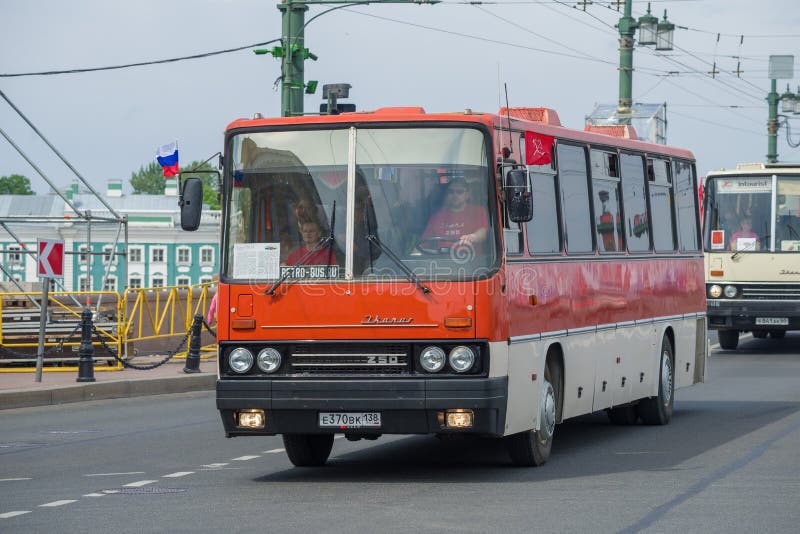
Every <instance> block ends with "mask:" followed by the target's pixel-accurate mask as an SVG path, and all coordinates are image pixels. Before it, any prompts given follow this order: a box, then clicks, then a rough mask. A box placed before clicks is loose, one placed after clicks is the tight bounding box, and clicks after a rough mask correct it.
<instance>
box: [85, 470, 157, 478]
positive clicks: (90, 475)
mask: <svg viewBox="0 0 800 534" xmlns="http://www.w3.org/2000/svg"><path fill="white" fill-rule="evenodd" d="M143 474H144V471H128V472H126V473H88V474H86V475H83V476H85V477H115V476H119V475H143Z"/></svg>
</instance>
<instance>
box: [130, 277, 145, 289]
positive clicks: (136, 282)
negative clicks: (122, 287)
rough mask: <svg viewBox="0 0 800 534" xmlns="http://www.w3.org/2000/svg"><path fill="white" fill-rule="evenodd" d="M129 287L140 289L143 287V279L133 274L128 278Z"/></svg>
mask: <svg viewBox="0 0 800 534" xmlns="http://www.w3.org/2000/svg"><path fill="white" fill-rule="evenodd" d="M128 287H129V288H131V289H139V288H140V287H142V279H141V278H139V277H138V276H132V277H131V278H129V279H128Z"/></svg>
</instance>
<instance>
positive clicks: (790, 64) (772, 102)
mask: <svg viewBox="0 0 800 534" xmlns="http://www.w3.org/2000/svg"><path fill="white" fill-rule="evenodd" d="M769 77H770V92H769V93H767V105H768V107H769V118H768V119H767V163H777V161H778V128H779V127H780V124H779V123H778V102H781V101H782V102H783V105H782V107H781V110H782V111H792V112H796V111H798V110H797V107H796V102H798V101H800V96H798V95H795V94H794V93H792V92H791V91H790V90H789V86H788V85H787V86H786V92H785V93H783V94H782V95H780V94H778V80H779V79H792V78H793V77H794V56H770V57H769Z"/></svg>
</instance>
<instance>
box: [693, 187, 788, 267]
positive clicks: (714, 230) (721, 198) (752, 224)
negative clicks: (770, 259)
mask: <svg viewBox="0 0 800 534" xmlns="http://www.w3.org/2000/svg"><path fill="white" fill-rule="evenodd" d="M773 180H775V183H774V184H773ZM773 186H774V190H775V192H776V196H775V198H773ZM706 192H707V194H708V195H709V204H708V206H709V210H708V213H707V215H706V249H707V250H709V251H711V252H714V251H742V252H751V251H752V252H769V251H776V252H798V251H800V176H785V175H784V176H778V177H775V178H773V177H772V176H764V175H760V176H759V175H754V176H734V177H731V176H725V177H716V178H713V179H710V180H709V181H708V183H707V184H706ZM773 232H774V237H773Z"/></svg>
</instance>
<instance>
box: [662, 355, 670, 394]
mask: <svg viewBox="0 0 800 534" xmlns="http://www.w3.org/2000/svg"><path fill="white" fill-rule="evenodd" d="M661 388H662V395H663V396H664V406H668V405H669V402H670V400H672V360H671V359H670V357H669V352H667V351H664V352H663V353H662V354H661Z"/></svg>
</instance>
